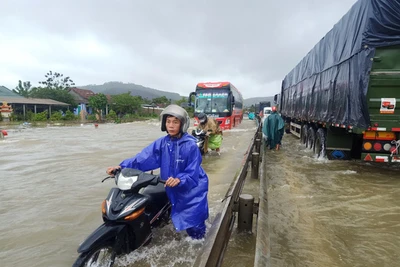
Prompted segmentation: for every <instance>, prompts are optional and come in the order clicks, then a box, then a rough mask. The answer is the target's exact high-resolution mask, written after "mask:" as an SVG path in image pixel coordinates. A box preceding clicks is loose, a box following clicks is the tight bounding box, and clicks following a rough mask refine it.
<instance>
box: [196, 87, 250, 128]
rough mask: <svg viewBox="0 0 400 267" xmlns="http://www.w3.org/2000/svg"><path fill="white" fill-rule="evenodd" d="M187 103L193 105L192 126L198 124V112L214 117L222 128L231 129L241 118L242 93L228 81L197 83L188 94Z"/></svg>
mask: <svg viewBox="0 0 400 267" xmlns="http://www.w3.org/2000/svg"><path fill="white" fill-rule="evenodd" d="M192 96H194V103H192ZM189 105H190V106H193V107H194V118H195V123H194V126H197V125H198V119H197V116H198V115H199V114H200V113H205V114H206V115H207V117H213V118H215V119H216V120H217V122H218V123H219V124H220V128H221V129H222V130H226V129H232V128H233V127H235V126H237V125H238V124H240V123H241V122H242V119H243V97H242V94H241V93H240V92H239V90H238V89H237V88H236V87H235V86H234V85H233V84H231V83H230V82H202V83H198V84H197V86H196V91H195V92H191V93H190V95H189Z"/></svg>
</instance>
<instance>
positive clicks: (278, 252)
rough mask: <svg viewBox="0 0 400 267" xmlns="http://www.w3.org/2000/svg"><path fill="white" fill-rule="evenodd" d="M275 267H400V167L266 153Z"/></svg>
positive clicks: (298, 148)
mask: <svg viewBox="0 0 400 267" xmlns="http://www.w3.org/2000/svg"><path fill="white" fill-rule="evenodd" d="M264 162H265V164H267V171H266V179H267V182H268V209H269V214H268V218H269V235H270V240H269V242H270V266H307V267H308V266H310V267H311V266H313V267H314V266H315V267H324V266H329V267H334V266H340V267H355V266H363V267H367V266H368V267H369V266H371V267H375V266H376V267H378V266H379V267H381V266H387V267H393V266H400V167H399V166H398V165H394V166H388V165H382V164H371V163H364V162H360V161H328V160H326V159H318V158H315V157H313V156H312V153H311V151H310V150H308V149H305V148H304V147H303V145H300V144H299V141H298V139H297V138H296V137H294V136H292V135H290V134H288V135H285V136H284V139H283V147H282V150H281V151H271V150H268V151H266V154H265V160H264Z"/></svg>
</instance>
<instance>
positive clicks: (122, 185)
mask: <svg viewBox="0 0 400 267" xmlns="http://www.w3.org/2000/svg"><path fill="white" fill-rule="evenodd" d="M137 179H138V176H137V175H135V176H124V175H123V174H122V173H120V174H119V176H118V178H117V186H118V188H119V189H121V190H129V189H131V187H132V184H133V183H134V182H136V181H137Z"/></svg>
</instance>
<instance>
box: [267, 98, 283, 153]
mask: <svg viewBox="0 0 400 267" xmlns="http://www.w3.org/2000/svg"><path fill="white" fill-rule="evenodd" d="M284 130H285V122H284V121H283V119H282V117H281V116H280V115H279V114H278V112H277V111H276V107H275V106H274V107H272V113H271V114H270V115H269V116H268V117H267V118H265V120H264V123H263V127H262V131H263V134H264V135H265V137H266V145H267V147H268V146H269V148H270V149H274V148H275V149H276V150H279V148H280V146H281V140H282V136H283V133H284Z"/></svg>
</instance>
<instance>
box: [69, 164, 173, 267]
mask: <svg viewBox="0 0 400 267" xmlns="http://www.w3.org/2000/svg"><path fill="white" fill-rule="evenodd" d="M110 178H114V180H115V184H116V185H117V187H113V188H111V190H110V192H109V194H108V196H107V198H106V199H105V200H104V201H103V203H102V218H103V221H104V223H103V224H102V225H100V226H99V227H98V228H97V229H96V230H95V231H94V232H93V233H91V234H90V235H89V236H88V237H87V238H86V239H85V240H84V241H83V243H82V244H80V246H79V248H78V253H79V254H80V255H79V256H78V258H77V259H76V261H75V263H74V265H73V267H83V266H108V267H111V266H113V265H114V262H115V258H116V257H117V256H119V255H121V254H128V253H130V252H132V251H134V250H135V249H137V248H139V247H141V246H144V245H147V244H148V243H149V242H150V241H151V238H152V229H153V228H154V227H162V226H165V225H166V224H168V223H169V222H170V214H171V204H170V202H169V200H168V197H167V195H166V192H165V188H164V184H165V181H163V180H161V179H160V177H159V176H158V175H153V174H149V173H145V172H142V171H140V170H136V169H130V168H125V169H122V171H121V170H116V171H115V172H114V173H113V176H108V177H106V178H104V179H103V180H102V182H104V181H105V180H107V179H110Z"/></svg>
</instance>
